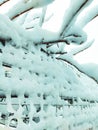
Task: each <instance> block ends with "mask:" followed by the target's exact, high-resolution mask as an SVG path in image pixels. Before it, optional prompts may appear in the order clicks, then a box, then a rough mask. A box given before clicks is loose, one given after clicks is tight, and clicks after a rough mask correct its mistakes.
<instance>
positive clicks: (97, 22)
mask: <svg viewBox="0 0 98 130" xmlns="http://www.w3.org/2000/svg"><path fill="white" fill-rule="evenodd" d="M97 26H98V18H96V19H94V20H93V21H92V22H90V23H89V24H88V25H87V26H86V27H85V31H86V32H87V33H88V39H91V40H92V39H93V38H94V39H95V41H94V43H93V45H92V46H91V47H90V48H89V49H87V50H85V51H84V52H82V53H80V54H78V55H77V56H76V57H75V59H76V60H77V61H78V62H79V63H81V64H85V63H96V64H98V57H97V56H98V29H97Z"/></svg>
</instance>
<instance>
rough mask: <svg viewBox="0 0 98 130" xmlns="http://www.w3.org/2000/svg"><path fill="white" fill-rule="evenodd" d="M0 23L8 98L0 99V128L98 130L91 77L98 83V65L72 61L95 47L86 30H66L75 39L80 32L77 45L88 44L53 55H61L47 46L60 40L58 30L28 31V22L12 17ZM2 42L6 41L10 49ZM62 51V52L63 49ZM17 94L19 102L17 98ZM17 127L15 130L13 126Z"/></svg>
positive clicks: (3, 89)
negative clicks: (77, 55) (19, 21)
mask: <svg viewBox="0 0 98 130" xmlns="http://www.w3.org/2000/svg"><path fill="white" fill-rule="evenodd" d="M23 2H27V3H28V5H29V4H30V3H32V2H33V1H20V3H21V4H23ZM35 2H36V1H35ZM44 2H46V1H44ZM59 2H60V1H59ZM63 2H64V1H63ZM76 2H77V0H76ZM82 2H83V1H82V0H81V1H80V3H78V4H80V5H81V3H82ZM24 4H25V3H24ZM42 4H43V3H42ZM71 4H72V5H74V3H73V2H72V3H71ZM78 4H77V6H78ZM28 5H27V6H28ZM50 6H51V5H50ZM28 7H30V6H28ZM21 9H22V8H21ZM11 13H13V12H11ZM15 13H16V12H15ZM9 14H10V13H9ZM12 15H13V14H11V17H12ZM56 16H57V15H56ZM62 16H64V15H62ZM62 16H61V17H62ZM64 17H65V16H64ZM0 19H1V20H0V43H1V44H0V50H1V52H0V94H2V93H3V94H4V95H6V98H5V97H4V99H1V100H0V122H1V123H2V124H4V125H6V126H7V127H6V126H4V127H2V126H0V127H1V128H0V129H15V130H20V129H23V130H27V129H29V130H32V129H34V130H45V129H46V130H57V129H58V130H69V129H71V130H83V129H89V128H93V127H95V129H96V130H97V127H98V126H97V124H98V83H96V81H95V80H93V79H92V78H91V77H89V76H88V75H90V76H93V77H94V78H96V79H98V74H97V65H96V64H89V65H87V67H86V65H83V66H81V65H80V64H78V63H77V62H76V61H75V60H74V58H73V55H74V54H75V53H77V52H78V51H79V50H80V49H83V48H84V47H86V46H87V45H88V46H91V45H92V42H87V41H86V40H87V37H86V34H85V31H83V30H82V29H81V28H80V26H77V27H76V26H73V28H72V29H71V28H70V29H71V30H69V31H68V32H67V34H68V35H70V33H71V34H73V33H74V32H75V34H78V32H79V31H80V35H81V39H79V37H78V38H77V39H76V43H79V41H80V42H81V41H83V42H84V41H85V44H84V45H81V47H80V48H77V49H75V50H74V49H73V50H71V51H69V52H68V53H66V54H64V55H55V54H53V55H52V54H50V55H49V54H47V51H51V50H52V51H53V52H56V51H54V50H53V49H56V48H55V47H54V48H53V47H51V48H50V50H49V49H47V45H46V44H42V43H43V42H49V41H52V40H58V39H59V34H58V33H57V32H51V31H50V30H48V29H45V28H44V27H42V28H41V27H40V26H34V28H33V29H31V30H26V29H25V28H24V27H26V26H27V21H29V20H30V19H29V18H28V19H27V21H25V22H26V25H25V24H24V25H25V26H24V25H23V27H22V26H20V25H19V24H18V21H16V22H14V21H11V20H10V19H9V18H8V17H7V16H4V15H1V14H0ZM67 20H68V19H67ZM68 21H69V20H68ZM60 22H61V21H60ZM62 27H63V24H62ZM62 27H61V28H62ZM77 28H78V29H79V31H77V30H76V29H77ZM5 30H6V32H5ZM2 40H6V42H5V45H3V44H4V43H3V42H2ZM69 40H70V41H71V42H72V41H73V39H70V38H69ZM63 46H64V45H63ZM42 49H43V50H44V51H46V52H44V51H42ZM60 49H61V51H62V50H63V49H62V46H61V48H60ZM64 60H65V61H64ZM92 67H93V68H94V69H95V72H94V71H93V68H92ZM79 69H80V71H79ZM89 70H90V71H89ZM87 74H88V75H87ZM13 94H14V95H17V99H16V97H14V98H12V95H13ZM26 96H27V97H26ZM2 114H5V116H6V117H5V119H4V118H2V116H4V115H2ZM9 114H12V115H10V116H9ZM25 118H29V119H28V120H26V119H25ZM16 119H17V120H16ZM17 121H18V122H17ZM51 124H52V125H51ZM13 125H14V127H16V128H12V127H13ZM10 127H11V128H10Z"/></svg>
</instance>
